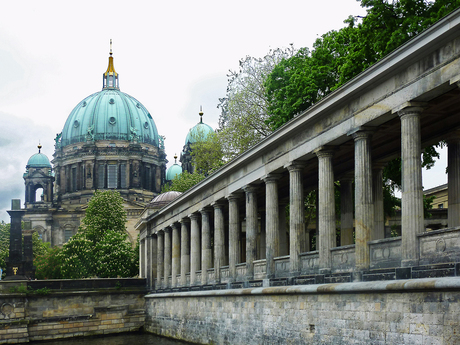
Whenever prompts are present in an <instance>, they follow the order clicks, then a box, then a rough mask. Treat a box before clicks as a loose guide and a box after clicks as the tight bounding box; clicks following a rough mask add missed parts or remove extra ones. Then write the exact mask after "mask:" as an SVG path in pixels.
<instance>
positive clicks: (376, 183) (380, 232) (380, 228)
mask: <svg viewBox="0 0 460 345" xmlns="http://www.w3.org/2000/svg"><path fill="white" fill-rule="evenodd" d="M384 167H385V165H384V164H379V163H376V164H373V165H372V176H373V181H372V187H373V193H374V219H375V224H374V232H373V233H372V235H371V240H381V239H383V238H385V212H384V209H383V168H384Z"/></svg>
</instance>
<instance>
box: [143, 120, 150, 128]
mask: <svg viewBox="0 0 460 345" xmlns="http://www.w3.org/2000/svg"><path fill="white" fill-rule="evenodd" d="M144 128H145V129H147V128H149V123H148V122H147V121H145V122H144Z"/></svg>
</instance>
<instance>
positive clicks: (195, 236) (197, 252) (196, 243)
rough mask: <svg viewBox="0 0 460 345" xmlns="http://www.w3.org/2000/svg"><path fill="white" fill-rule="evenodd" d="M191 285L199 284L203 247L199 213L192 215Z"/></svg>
mask: <svg viewBox="0 0 460 345" xmlns="http://www.w3.org/2000/svg"><path fill="white" fill-rule="evenodd" d="M189 217H190V220H191V226H190V285H191V286H192V285H195V284H197V281H196V271H198V270H199V269H200V261H201V248H200V242H201V241H200V227H199V225H198V217H199V216H198V214H191V215H190V216H189Z"/></svg>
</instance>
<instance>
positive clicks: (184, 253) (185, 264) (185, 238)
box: [180, 218, 190, 286]
mask: <svg viewBox="0 0 460 345" xmlns="http://www.w3.org/2000/svg"><path fill="white" fill-rule="evenodd" d="M180 223H181V229H180V285H181V286H186V285H187V274H188V273H189V272H190V233H189V224H190V220H189V219H188V218H183V219H182V220H181V222H180Z"/></svg>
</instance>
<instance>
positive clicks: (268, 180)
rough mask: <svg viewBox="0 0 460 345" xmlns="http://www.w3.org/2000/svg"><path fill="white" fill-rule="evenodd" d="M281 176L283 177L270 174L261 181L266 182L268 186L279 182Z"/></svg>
mask: <svg viewBox="0 0 460 345" xmlns="http://www.w3.org/2000/svg"><path fill="white" fill-rule="evenodd" d="M281 176H282V175H281V174H273V173H269V174H267V175H265V176H264V177H262V178H261V180H262V181H264V182H265V183H266V184H268V183H274V182H276V181H277V180H279V179H280V178H281Z"/></svg>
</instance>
